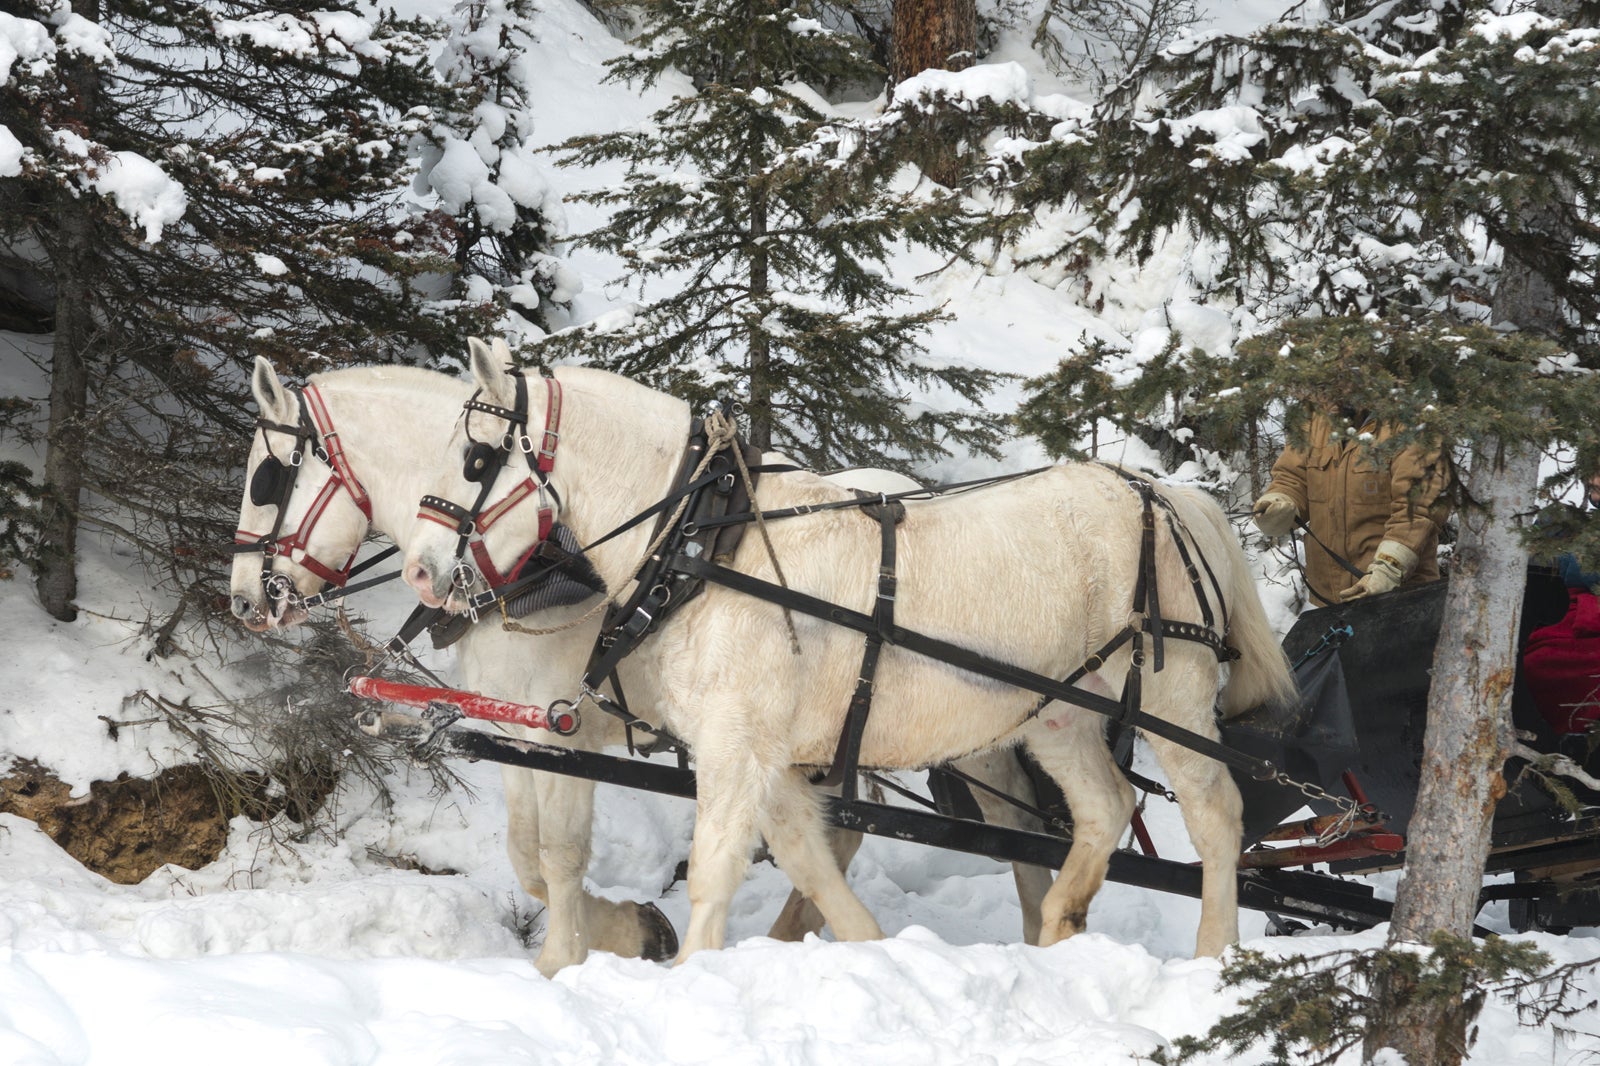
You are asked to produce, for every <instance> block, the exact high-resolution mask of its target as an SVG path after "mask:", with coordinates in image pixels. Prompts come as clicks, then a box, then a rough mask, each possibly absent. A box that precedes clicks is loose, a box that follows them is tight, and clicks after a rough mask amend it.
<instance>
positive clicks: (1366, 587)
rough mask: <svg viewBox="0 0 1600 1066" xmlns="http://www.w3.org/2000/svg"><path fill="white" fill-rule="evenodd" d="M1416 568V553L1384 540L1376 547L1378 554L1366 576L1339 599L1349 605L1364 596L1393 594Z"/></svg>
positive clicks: (1346, 590)
mask: <svg viewBox="0 0 1600 1066" xmlns="http://www.w3.org/2000/svg"><path fill="white" fill-rule="evenodd" d="M1416 568H1417V553H1416V552H1414V551H1412V550H1411V549H1410V548H1408V547H1406V546H1405V545H1404V544H1399V543H1397V542H1395V541H1392V540H1386V541H1384V542H1383V543H1382V544H1380V545H1378V554H1376V555H1374V556H1373V557H1372V565H1371V566H1369V567H1367V576H1366V577H1364V578H1362V579H1361V580H1360V581H1357V582H1356V583H1355V584H1354V585H1351V586H1350V587H1349V588H1347V589H1345V590H1344V591H1343V592H1341V593H1339V599H1341V600H1343V601H1344V602H1345V603H1349V602H1350V601H1351V600H1359V599H1362V598H1363V597H1366V596H1377V595H1379V594H1380V593H1384V592H1393V591H1394V590H1395V589H1397V588H1399V587H1400V583H1401V582H1402V581H1404V580H1405V579H1406V578H1408V577H1410V576H1411V571H1413V570H1415V569H1416Z"/></svg>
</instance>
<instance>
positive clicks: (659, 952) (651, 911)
mask: <svg viewBox="0 0 1600 1066" xmlns="http://www.w3.org/2000/svg"><path fill="white" fill-rule="evenodd" d="M638 906H639V941H640V942H639V957H640V958H641V959H648V960H649V961H651V962H666V961H667V960H669V959H673V958H676V957H677V954H678V934H677V933H676V932H675V931H674V930H673V928H672V923H671V922H669V921H667V916H666V915H665V914H662V913H661V908H660V907H657V906H656V905H655V904H654V903H641V904H639V905H638Z"/></svg>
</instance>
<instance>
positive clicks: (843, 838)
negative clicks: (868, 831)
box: [767, 828, 861, 942]
mask: <svg viewBox="0 0 1600 1066" xmlns="http://www.w3.org/2000/svg"><path fill="white" fill-rule="evenodd" d="M828 849H829V850H830V851H832V852H833V858H834V861H835V862H836V863H837V864H838V867H839V869H840V870H841V871H844V870H848V869H849V868H850V860H851V859H853V858H855V855H856V852H857V851H859V850H860V849H861V834H860V833H855V832H851V831H850V830H848V829H838V828H830V829H829V830H828ZM822 926H823V920H822V912H821V911H819V910H818V909H817V905H816V904H815V903H812V902H811V900H809V899H807V898H806V897H805V896H803V895H801V893H800V890H799V889H797V888H794V889H790V890H789V899H788V900H787V901H786V902H785V903H784V905H783V909H782V910H781V911H779V912H778V917H777V920H776V921H774V922H773V923H772V928H771V929H769V930H768V931H767V935H768V936H770V937H771V938H772V939H774V940H787V941H791V942H797V941H801V940H804V939H805V938H806V934H807V933H819V932H821V931H822Z"/></svg>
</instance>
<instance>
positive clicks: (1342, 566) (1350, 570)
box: [1294, 515, 1367, 603]
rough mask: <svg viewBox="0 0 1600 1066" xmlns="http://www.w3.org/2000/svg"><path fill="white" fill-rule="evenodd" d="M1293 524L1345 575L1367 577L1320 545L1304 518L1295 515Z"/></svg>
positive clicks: (1337, 554)
mask: <svg viewBox="0 0 1600 1066" xmlns="http://www.w3.org/2000/svg"><path fill="white" fill-rule="evenodd" d="M1294 524H1295V525H1297V526H1299V527H1300V528H1301V529H1303V530H1305V533H1306V536H1308V537H1310V538H1311V539H1312V540H1313V541H1315V542H1316V545H1317V547H1319V548H1321V549H1322V550H1323V551H1325V552H1327V553H1328V558H1330V559H1332V560H1333V561H1334V562H1336V563H1338V564H1339V567H1340V569H1342V570H1344V572H1345V573H1347V574H1351V575H1353V576H1355V577H1366V576H1367V575H1366V574H1364V573H1362V572H1361V571H1360V570H1357V569H1356V567H1355V564H1353V563H1352V562H1350V560H1349V559H1346V558H1345V557H1344V556H1342V555H1340V554H1339V553H1338V552H1336V551H1334V550H1333V549H1332V548H1330V547H1328V546H1327V545H1326V544H1324V543H1322V538H1321V537H1319V536H1317V535H1316V534H1315V533H1313V532H1311V527H1310V526H1308V525H1307V524H1306V520H1305V519H1304V518H1301V517H1299V516H1298V515H1296V516H1295V520H1294ZM1326 602H1329V603H1331V602H1333V601H1331V600H1326Z"/></svg>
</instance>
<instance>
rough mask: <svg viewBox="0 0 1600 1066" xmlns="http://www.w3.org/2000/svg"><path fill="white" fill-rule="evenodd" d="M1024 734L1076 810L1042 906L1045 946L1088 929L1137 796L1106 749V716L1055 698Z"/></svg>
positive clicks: (1041, 938)
mask: <svg viewBox="0 0 1600 1066" xmlns="http://www.w3.org/2000/svg"><path fill="white" fill-rule="evenodd" d="M1024 736H1025V738H1026V740H1027V744H1028V750H1029V751H1030V752H1032V754H1033V757H1034V759H1035V760H1037V761H1038V763H1039V766H1040V767H1041V768H1042V769H1043V770H1044V771H1045V773H1047V774H1049V775H1050V777H1051V778H1052V779H1053V780H1054V781H1055V782H1056V784H1058V785H1059V786H1061V791H1062V793H1063V794H1065V796H1066V798H1067V805H1068V806H1069V807H1071V808H1072V847H1071V849H1070V850H1069V851H1068V852H1067V859H1066V862H1064V863H1062V865H1061V872H1060V874H1059V875H1058V876H1057V877H1056V879H1055V883H1054V884H1053V885H1051V886H1050V890H1049V891H1048V892H1046V893H1045V896H1044V901H1043V905H1042V907H1041V909H1040V916H1039V944H1040V945H1041V946H1045V947H1048V946H1049V945H1051V944H1054V943H1056V942H1057V941H1061V940H1065V939H1066V938H1067V937H1070V936H1073V935H1074V934H1077V933H1081V932H1082V931H1083V928H1084V924H1085V921H1086V919H1087V917H1088V913H1089V903H1090V901H1091V900H1093V899H1094V896H1095V893H1096V892H1098V891H1100V886H1101V885H1102V884H1104V883H1105V879H1106V870H1107V869H1108V868H1109V867H1110V864H1111V853H1112V852H1113V851H1115V850H1116V847H1117V842H1118V840H1119V839H1120V838H1121V836H1122V833H1123V831H1124V830H1126V829H1127V827H1128V822H1129V820H1130V819H1131V818H1132V817H1133V808H1134V795H1133V789H1132V787H1131V786H1129V784H1128V782H1127V781H1126V780H1124V779H1123V776H1122V773H1121V771H1119V770H1118V769H1117V764H1116V763H1115V762H1114V761H1113V760H1112V758H1111V752H1110V750H1109V749H1108V748H1107V747H1106V741H1105V734H1104V730H1103V723H1102V720H1101V718H1100V717H1099V716H1098V715H1095V714H1093V713H1091V712H1089V711H1084V710H1079V709H1076V708H1068V707H1064V706H1062V705H1061V704H1059V703H1053V704H1050V705H1049V706H1048V707H1046V708H1045V709H1044V712H1043V713H1042V714H1041V715H1040V717H1039V718H1038V719H1035V721H1034V722H1033V723H1032V724H1031V725H1030V726H1029V727H1028V728H1027V731H1026V732H1025V733H1024Z"/></svg>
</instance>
